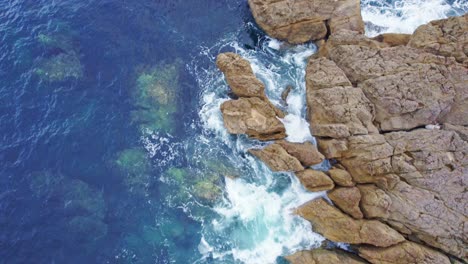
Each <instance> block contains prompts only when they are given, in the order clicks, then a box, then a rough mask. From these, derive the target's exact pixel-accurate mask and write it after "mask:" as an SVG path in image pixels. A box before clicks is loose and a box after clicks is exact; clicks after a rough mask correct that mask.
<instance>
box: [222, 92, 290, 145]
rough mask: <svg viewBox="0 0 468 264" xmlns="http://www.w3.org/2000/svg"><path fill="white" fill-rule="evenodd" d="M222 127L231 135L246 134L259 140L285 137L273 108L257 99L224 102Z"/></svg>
mask: <svg viewBox="0 0 468 264" xmlns="http://www.w3.org/2000/svg"><path fill="white" fill-rule="evenodd" d="M221 112H222V113H223V119H224V125H225V126H226V128H227V129H228V131H229V133H231V134H247V135H248V136H250V137H252V138H256V139H259V140H273V139H282V138H285V137H286V130H285V128H284V125H283V123H281V121H279V120H278V118H277V114H276V112H275V109H274V107H273V106H272V105H271V104H269V103H267V102H265V101H264V100H261V99H260V98H257V97H251V98H240V99H238V100H230V101H226V102H224V103H223V104H222V105H221Z"/></svg>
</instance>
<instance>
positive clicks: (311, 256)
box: [285, 249, 367, 264]
mask: <svg viewBox="0 0 468 264" xmlns="http://www.w3.org/2000/svg"><path fill="white" fill-rule="evenodd" d="M285 258H286V260H288V261H289V263H291V264H361V263H367V262H365V261H364V260H362V259H359V258H358V257H357V256H355V255H352V254H350V253H348V252H345V251H343V250H339V249H334V250H326V249H313V250H304V251H299V252H296V253H294V254H293V255H291V256H287V257H285Z"/></svg>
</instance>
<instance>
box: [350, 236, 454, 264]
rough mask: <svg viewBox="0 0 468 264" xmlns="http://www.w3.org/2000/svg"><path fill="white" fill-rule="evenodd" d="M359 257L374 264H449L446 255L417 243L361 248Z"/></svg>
mask: <svg viewBox="0 0 468 264" xmlns="http://www.w3.org/2000/svg"><path fill="white" fill-rule="evenodd" d="M359 256H361V257H362V258H364V259H366V260H367V261H369V262H370V263H372V264H401V263H408V264H449V263H450V260H449V258H447V256H445V255H444V254H442V253H440V252H438V251H435V250H433V249H431V248H428V247H426V246H423V245H419V244H417V243H413V242H410V241H405V242H403V243H400V244H397V245H394V246H391V247H388V248H377V247H371V246H361V247H359Z"/></svg>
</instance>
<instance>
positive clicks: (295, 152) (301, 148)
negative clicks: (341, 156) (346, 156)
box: [276, 140, 325, 167]
mask: <svg viewBox="0 0 468 264" xmlns="http://www.w3.org/2000/svg"><path fill="white" fill-rule="evenodd" d="M276 143H277V144H278V145H280V146H281V147H283V148H284V149H285V150H286V151H287V152H288V153H289V154H290V155H292V156H294V157H295V158H297V159H298V160H299V161H300V162H301V163H302V165H304V167H310V166H313V165H316V164H319V163H321V162H322V161H323V160H324V159H325V157H324V156H323V155H322V153H320V152H319V151H318V150H317V147H315V146H314V145H313V144H312V143H310V142H304V143H292V142H288V141H286V140H279V141H276Z"/></svg>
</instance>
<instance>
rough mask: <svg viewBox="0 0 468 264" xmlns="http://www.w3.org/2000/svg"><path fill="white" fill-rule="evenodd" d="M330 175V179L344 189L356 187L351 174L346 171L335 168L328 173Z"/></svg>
mask: <svg viewBox="0 0 468 264" xmlns="http://www.w3.org/2000/svg"><path fill="white" fill-rule="evenodd" d="M328 174H330V178H332V180H333V181H334V182H335V183H336V185H339V186H344V187H352V186H354V185H355V183H354V182H353V178H352V177H351V174H349V172H347V171H346V170H343V169H339V168H336V167H333V168H331V169H330V170H329V171H328Z"/></svg>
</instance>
